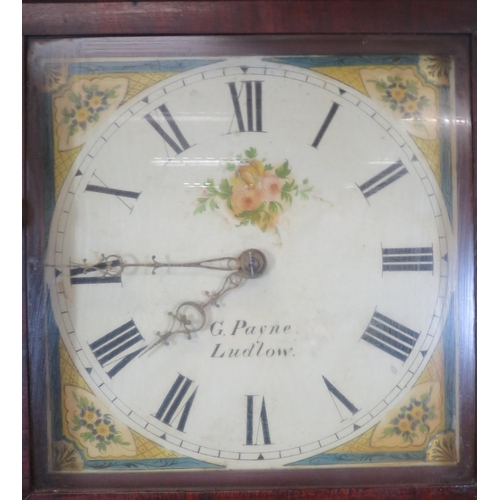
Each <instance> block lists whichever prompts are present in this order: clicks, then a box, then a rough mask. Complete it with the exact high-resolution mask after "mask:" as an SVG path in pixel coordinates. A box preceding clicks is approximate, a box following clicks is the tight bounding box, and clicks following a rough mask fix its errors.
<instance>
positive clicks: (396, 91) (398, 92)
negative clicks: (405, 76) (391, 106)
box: [391, 87, 405, 101]
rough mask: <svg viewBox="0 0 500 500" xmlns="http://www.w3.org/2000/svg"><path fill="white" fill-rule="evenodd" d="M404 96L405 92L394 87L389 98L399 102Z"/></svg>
mask: <svg viewBox="0 0 500 500" xmlns="http://www.w3.org/2000/svg"><path fill="white" fill-rule="evenodd" d="M404 96H405V91H404V90H403V89H400V88H399V87H395V88H393V89H392V90H391V97H392V98H393V99H394V100H396V101H401V99H403V98H404Z"/></svg>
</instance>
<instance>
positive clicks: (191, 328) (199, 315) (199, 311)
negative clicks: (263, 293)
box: [139, 250, 266, 356]
mask: <svg viewBox="0 0 500 500" xmlns="http://www.w3.org/2000/svg"><path fill="white" fill-rule="evenodd" d="M247 252H256V250H251V251H250V250H248V251H247ZM244 253H245V252H244ZM242 255H243V254H242ZM248 257H250V255H248ZM259 257H260V258H263V259H264V260H263V261H262V262H263V267H262V269H261V270H260V271H259V272H254V273H253V274H250V275H249V274H248V273H249V271H244V270H243V269H240V270H239V271H235V272H232V273H231V274H230V275H229V276H228V277H227V278H226V279H225V281H224V283H223V285H222V287H221V288H220V289H219V290H218V291H217V292H213V293H208V292H205V293H206V295H207V296H208V297H209V299H208V300H206V301H205V302H191V301H187V302H183V303H182V304H181V305H180V306H179V307H178V308H177V310H176V311H175V313H172V312H169V313H168V315H169V316H172V318H173V323H172V326H171V328H170V329H169V330H168V331H166V332H165V333H160V332H157V333H156V334H157V335H158V337H159V338H158V339H157V340H156V341H155V342H153V343H152V344H151V345H150V346H149V347H148V348H147V349H146V350H144V351H142V352H141V354H139V356H142V355H144V354H146V353H147V352H148V351H150V350H151V349H153V348H155V347H156V346H158V345H159V344H161V343H162V342H165V344H166V345H169V343H168V339H169V338H170V337H171V336H172V335H174V334H176V333H183V334H185V335H187V338H188V339H189V340H191V334H192V333H195V332H198V331H200V330H202V329H203V327H204V326H205V324H206V322H207V315H206V312H205V308H206V307H208V306H209V305H211V304H215V306H216V307H219V304H218V303H217V300H218V299H219V298H220V297H222V295H224V294H225V293H227V292H229V291H230V290H234V289H235V288H238V287H239V286H241V285H242V284H243V283H244V282H245V279H246V278H258V277H259V276H262V273H263V272H264V269H265V266H266V260H265V257H264V254H263V253H262V252H259ZM249 268H250V269H251V268H252V265H251V264H250V265H249ZM189 312H191V314H192V315H193V313H194V316H195V317H196V318H195V319H194V320H191V319H188V317H187V314H189Z"/></svg>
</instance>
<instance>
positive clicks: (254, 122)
mask: <svg viewBox="0 0 500 500" xmlns="http://www.w3.org/2000/svg"><path fill="white" fill-rule="evenodd" d="M228 85H229V92H230V93H231V100H232V102H233V107H234V114H235V116H236V122H237V124H238V130H239V131H240V132H262V131H263V130H262V82H258V81H257V82H256V81H248V82H242V83H241V85H240V90H239V92H238V90H237V88H236V83H234V82H229V83H228ZM243 88H244V89H245V100H244V101H243V104H244V105H243V110H242V106H241V104H240V95H241V93H242V91H243ZM229 133H231V131H229Z"/></svg>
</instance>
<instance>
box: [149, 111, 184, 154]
mask: <svg viewBox="0 0 500 500" xmlns="http://www.w3.org/2000/svg"><path fill="white" fill-rule="evenodd" d="M144 118H145V119H146V121H147V122H148V123H149V124H150V125H151V126H152V127H153V129H154V130H156V132H158V134H160V137H161V138H162V139H163V140H164V141H165V142H166V143H167V144H168V145H169V146H170V147H171V148H172V149H173V150H174V152H175V154H176V155H178V154H180V153H182V152H183V151H186V149H189V148H190V147H191V146H190V145H189V143H188V142H187V141H186V138H185V137H184V136H183V135H182V132H181V130H180V128H179V127H178V125H177V123H176V122H175V120H174V118H173V116H172V115H171V114H170V111H169V110H168V108H167V106H166V105H165V104H162V105H161V106H159V107H158V109H157V110H156V111H155V112H154V113H150V114H148V115H146V116H145V117H144ZM167 130H168V132H167ZM172 133H173V135H174V136H175V138H174V137H172V135H170V134H172Z"/></svg>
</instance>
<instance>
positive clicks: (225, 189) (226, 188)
mask: <svg viewBox="0 0 500 500" xmlns="http://www.w3.org/2000/svg"><path fill="white" fill-rule="evenodd" d="M219 188H220V191H221V195H222V196H221V198H224V199H227V198H229V197H230V196H231V195H232V194H233V188H232V186H231V185H230V184H229V181H228V180H227V179H222V181H221V183H220V186H219Z"/></svg>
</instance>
